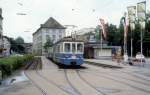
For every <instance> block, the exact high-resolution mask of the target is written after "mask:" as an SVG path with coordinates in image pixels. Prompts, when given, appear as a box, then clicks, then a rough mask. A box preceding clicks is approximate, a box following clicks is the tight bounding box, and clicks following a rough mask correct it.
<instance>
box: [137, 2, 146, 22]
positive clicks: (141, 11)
mask: <svg viewBox="0 0 150 95" xmlns="http://www.w3.org/2000/svg"><path fill="white" fill-rule="evenodd" d="M137 17H138V20H139V21H140V22H145V19H146V1H144V2H140V3H137Z"/></svg>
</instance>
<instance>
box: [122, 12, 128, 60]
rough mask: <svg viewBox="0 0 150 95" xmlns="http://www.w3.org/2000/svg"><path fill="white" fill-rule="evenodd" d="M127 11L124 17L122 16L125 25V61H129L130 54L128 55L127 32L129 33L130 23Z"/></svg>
mask: <svg viewBox="0 0 150 95" xmlns="http://www.w3.org/2000/svg"><path fill="white" fill-rule="evenodd" d="M126 15H127V14H126V12H125V13H124V17H122V21H123V26H124V62H127V60H128V55H127V34H128V23H127V19H126Z"/></svg>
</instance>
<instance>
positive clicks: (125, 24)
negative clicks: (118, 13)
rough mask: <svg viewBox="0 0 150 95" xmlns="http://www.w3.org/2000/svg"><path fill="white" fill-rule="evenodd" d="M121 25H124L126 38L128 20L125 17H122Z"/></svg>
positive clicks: (125, 36)
mask: <svg viewBox="0 0 150 95" xmlns="http://www.w3.org/2000/svg"><path fill="white" fill-rule="evenodd" d="M122 19H123V26H124V38H125V39H126V38H127V34H128V21H127V19H126V17H123V18H122Z"/></svg>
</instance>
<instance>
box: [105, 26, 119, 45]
mask: <svg viewBox="0 0 150 95" xmlns="http://www.w3.org/2000/svg"><path fill="white" fill-rule="evenodd" d="M116 34H117V27H116V25H113V24H110V25H108V28H107V41H108V45H116V41H115V40H116Z"/></svg>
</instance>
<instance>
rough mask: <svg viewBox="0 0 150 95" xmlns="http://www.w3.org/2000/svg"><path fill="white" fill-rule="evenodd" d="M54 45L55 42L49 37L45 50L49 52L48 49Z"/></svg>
mask: <svg viewBox="0 0 150 95" xmlns="http://www.w3.org/2000/svg"><path fill="white" fill-rule="evenodd" d="M52 46H53V42H52V40H51V39H50V38H48V39H47V41H46V43H45V44H44V49H45V51H46V52H47V49H48V48H49V47H52Z"/></svg>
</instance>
